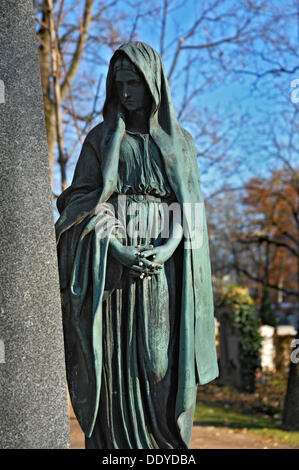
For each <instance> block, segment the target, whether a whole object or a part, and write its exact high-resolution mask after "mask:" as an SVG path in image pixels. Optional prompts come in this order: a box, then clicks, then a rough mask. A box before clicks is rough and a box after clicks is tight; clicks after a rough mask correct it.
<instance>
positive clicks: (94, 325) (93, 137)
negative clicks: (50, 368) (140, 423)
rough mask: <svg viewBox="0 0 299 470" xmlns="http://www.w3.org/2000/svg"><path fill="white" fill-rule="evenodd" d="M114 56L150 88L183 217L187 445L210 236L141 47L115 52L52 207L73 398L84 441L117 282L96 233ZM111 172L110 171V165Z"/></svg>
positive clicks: (208, 376)
mask: <svg viewBox="0 0 299 470" xmlns="http://www.w3.org/2000/svg"><path fill="white" fill-rule="evenodd" d="M120 54H125V55H126V56H127V58H129V60H130V61H131V62H132V63H133V64H134V66H135V67H136V68H137V69H138V71H139V72H140V73H141V74H142V75H143V77H144V80H145V82H146V84H147V86H148V88H149V90H150V93H151V95H152V100H153V106H152V112H151V115H150V119H149V134H150V137H151V138H152V139H153V141H154V143H155V144H156V146H157V147H158V149H159V151H160V155H161V159H162V162H163V165H164V169H165V172H166V175H167V178H168V181H169V184H170V186H171V188H172V191H173V193H174V194H175V196H176V200H177V201H178V202H179V204H180V205H181V207H182V208H183V213H184V238H183V243H184V249H183V250H182V265H181V269H180V272H179V273H178V275H179V276H180V277H181V284H180V285H181V292H180V306H179V314H180V316H179V328H178V331H177V335H178V344H179V354H178V364H177V370H178V372H177V376H178V383H177V387H176V390H175V391H174V395H173V396H174V400H175V418H174V420H175V422H176V425H177V429H178V432H179V434H180V436H181V439H182V441H183V442H184V444H185V446H186V447H188V446H189V443H190V438H191V428H190V423H191V427H192V419H193V414H194V407H195V393H194V390H196V384H205V383H207V382H210V381H211V380H213V379H214V378H215V377H217V375H218V366H217V357H216V347H215V331H214V315H213V294H212V282H211V269H210V258H209V244H208V234H207V227H206V219H205V212H204V204H203V199H202V195H201V191H200V180H199V170H198V163H197V158H196V152H195V147H194V143H193V139H192V137H191V136H190V135H189V134H188V132H187V131H185V130H184V129H182V128H181V127H180V126H179V123H178V121H177V118H176V115H175V112H174V109H173V105H172V100H171V96H170V91H169V86H168V83H167V79H166V76H165V73H164V70H163V65H162V62H161V58H160V56H159V55H158V54H157V52H156V51H154V50H153V49H152V48H151V47H150V46H148V45H146V44H144V43H141V42H127V43H125V44H123V45H122V46H121V47H120V48H119V49H118V50H117V51H116V52H115V54H114V55H113V57H112V59H111V61H110V66H109V71H108V75H107V85H106V101H105V105H104V112H103V115H104V121H103V122H102V123H101V124H99V125H98V126H96V127H95V128H93V129H92V130H91V131H90V133H89V134H88V135H87V137H86V139H85V142H84V144H83V147H82V151H81V154H80V157H79V160H78V163H77V166H76V170H75V174H74V178H73V181H72V184H71V186H70V187H69V188H68V189H67V190H66V191H64V192H63V193H62V194H61V196H60V197H59V198H58V201H57V207H58V210H59V212H60V218H59V220H58V221H57V223H56V234H57V245H58V259H59V273H60V287H61V293H62V308H63V324H64V334H65V350H66V363H67V379H68V385H69V391H70V396H71V400H72V405H73V408H74V411H75V413H76V416H77V418H78V421H79V423H80V425H81V427H82V429H83V431H84V433H85V434H86V436H91V434H92V432H93V429H94V426H95V421H96V417H97V413H98V409H99V406H101V403H100V391H101V378H102V364H103V358H102V342H103V338H102V337H101V331H102V303H103V301H104V299H105V298H106V296H107V295H109V291H112V290H113V289H114V288H115V287H117V282H118V279H116V277H117V276H115V275H114V276H113V282H114V283H115V285H114V286H113V285H112V286H111V285H110V286H109V287H108V289H107V284H109V279H108V277H109V272H114V273H116V272H117V271H118V270H119V267H117V265H115V264H114V262H113V260H111V259H110V258H109V256H108V247H109V237H110V235H111V233H112V229H110V230H108V231H107V233H106V236H105V237H102V238H97V237H96V236H94V229H95V227H96V225H97V224H99V223H100V221H101V220H104V219H105V212H104V211H103V210H102V208H103V207H105V203H106V202H107V201H108V200H109V197H110V196H111V194H113V192H114V191H115V187H116V181H114V182H113V183H111V185H110V187H109V188H107V187H105V191H103V188H104V185H105V182H104V181H103V180H102V176H101V165H102V162H103V161H104V160H105V156H106V154H105V148H106V143H107V141H109V136H111V133H112V132H113V125H114V122H115V120H116V110H117V107H116V105H115V101H114V94H113V67H114V64H115V61H116V60H117V58H118V57H119V55H120ZM107 163H108V169H109V162H107ZM113 172H114V173H115V168H111V174H113ZM194 210H195V211H196V212H194ZM195 213H196V215H197V217H195V216H194V214H195ZM198 220H199V221H200V224H198ZM119 275H121V272H120V274H119Z"/></svg>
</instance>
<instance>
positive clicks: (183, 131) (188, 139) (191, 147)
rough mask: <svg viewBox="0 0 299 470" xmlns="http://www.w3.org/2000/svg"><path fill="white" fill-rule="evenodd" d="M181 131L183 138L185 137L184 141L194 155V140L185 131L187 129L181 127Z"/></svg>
mask: <svg viewBox="0 0 299 470" xmlns="http://www.w3.org/2000/svg"><path fill="white" fill-rule="evenodd" d="M181 130H182V133H183V136H184V137H185V140H186V142H187V144H188V146H189V148H190V150H191V151H192V152H193V153H196V152H195V143H194V139H193V137H192V135H191V134H190V132H188V131H187V129H184V128H183V127H181Z"/></svg>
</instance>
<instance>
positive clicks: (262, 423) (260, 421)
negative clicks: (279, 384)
mask: <svg viewBox="0 0 299 470" xmlns="http://www.w3.org/2000/svg"><path fill="white" fill-rule="evenodd" d="M194 422H195V423H197V424H201V425H206V426H208V425H209V426H225V427H228V428H230V429H236V430H240V431H242V432H244V431H245V432H248V433H252V434H256V435H259V436H261V435H263V436H264V437H268V438H273V439H276V440H280V441H281V442H282V443H284V444H288V445H290V446H294V447H299V431H286V430H283V429H281V428H280V419H279V418H274V417H272V416H270V415H266V414H264V415H260V414H249V413H246V412H244V411H243V410H241V409H238V408H236V407H234V406H233V405H229V404H227V403H226V404H224V405H219V404H214V403H209V402H204V403H200V402H198V403H197V406H196V410H195V416H194Z"/></svg>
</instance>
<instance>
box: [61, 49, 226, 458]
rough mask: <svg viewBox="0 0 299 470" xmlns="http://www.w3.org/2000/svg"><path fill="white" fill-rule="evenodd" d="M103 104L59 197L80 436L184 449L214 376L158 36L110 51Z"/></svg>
mask: <svg viewBox="0 0 299 470" xmlns="http://www.w3.org/2000/svg"><path fill="white" fill-rule="evenodd" d="M103 115H104V120H103V122H102V123H101V124H99V125H97V126H96V127H95V128H93V129H92V130H91V131H90V133H89V134H88V136H87V137H86V140H85V142H84V144H83V147H82V151H81V154H80V157H79V160H78V163H77V166H76V170H75V174H74V178H73V181H72V184H71V186H70V187H69V188H68V189H67V190H66V191H64V192H63V193H62V195H61V196H60V197H59V198H58V202H57V207H58V210H59V212H60V218H59V220H58V221H57V223H56V231H57V243H58V258H59V271H60V287H61V293H62V307H63V325H64V336H65V351H66V364H67V379H68V385H69V391H70V396H71V400H72V404H73V408H74V411H75V413H76V416H77V418H78V421H79V423H80V425H81V427H82V429H83V431H84V433H85V436H86V439H85V444H86V448H102V449H184V448H187V447H189V444H190V438H191V430H192V421H193V416H194V407H195V401H196V390H197V385H198V384H204V383H207V382H209V381H211V380H213V379H214V378H215V377H216V376H217V375H218V367H217V360H216V351H215V333H214V317H213V299H212V289H211V272H210V261H209V248H208V237H207V230H206V223H205V215H204V207H203V201H202V197H201V193H200V188H199V172H198V165H197V160H196V154H195V151H194V144H193V140H192V138H191V136H190V135H189V134H188V133H187V132H186V131H185V130H184V129H182V128H181V127H180V126H179V124H178V122H177V119H176V116H175V113H174V110H173V106H172V102H171V97H170V93H169V88H168V84H167V80H166V78H165V74H164V71H163V66H162V63H161V59H160V57H159V55H158V54H157V53H156V52H155V51H154V50H153V49H152V48H151V47H150V46H148V45H146V44H144V43H141V42H128V43H125V44H124V45H122V46H121V47H120V48H119V49H118V50H117V51H116V52H115V54H114V55H113V57H112V59H111V61H110V66H109V71H108V76H107V88H106V101H105V105H104V113H103ZM171 205H172V206H171ZM169 207H172V208H174V210H171V211H169V212H168V211H167V209H168V208H169ZM178 208H179V210H178ZM186 208H187V209H188V210H186ZM175 212H176V215H174V214H175ZM178 215H179V217H178ZM198 221H199V223H198ZM165 229H166V230H165Z"/></svg>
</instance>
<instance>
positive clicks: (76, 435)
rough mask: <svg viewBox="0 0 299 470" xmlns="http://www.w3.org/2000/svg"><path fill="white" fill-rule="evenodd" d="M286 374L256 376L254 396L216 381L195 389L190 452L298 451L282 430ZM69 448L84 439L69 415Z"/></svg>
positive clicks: (295, 439)
mask: <svg viewBox="0 0 299 470" xmlns="http://www.w3.org/2000/svg"><path fill="white" fill-rule="evenodd" d="M286 384H287V372H284V373H283V372H271V373H268V374H265V373H263V374H260V375H258V376H257V378H256V390H255V392H254V393H242V392H240V391H238V390H236V389H235V388H233V387H232V386H230V385H224V384H221V382H220V381H219V380H218V379H217V380H215V381H213V382H212V383H210V384H207V385H204V386H202V387H199V389H198V397H197V407H196V411H195V417H194V427H193V432H192V440H191V448H192V449H299V430H298V431H291V430H286V429H283V428H282V424H281V420H282V411H283V404H284V397H285V391H286ZM70 426H71V448H72V449H80V448H81V449H83V448H84V438H83V434H82V432H81V430H80V426H79V424H78V422H77V421H76V419H75V417H74V414H73V413H72V412H71V420H70Z"/></svg>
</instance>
